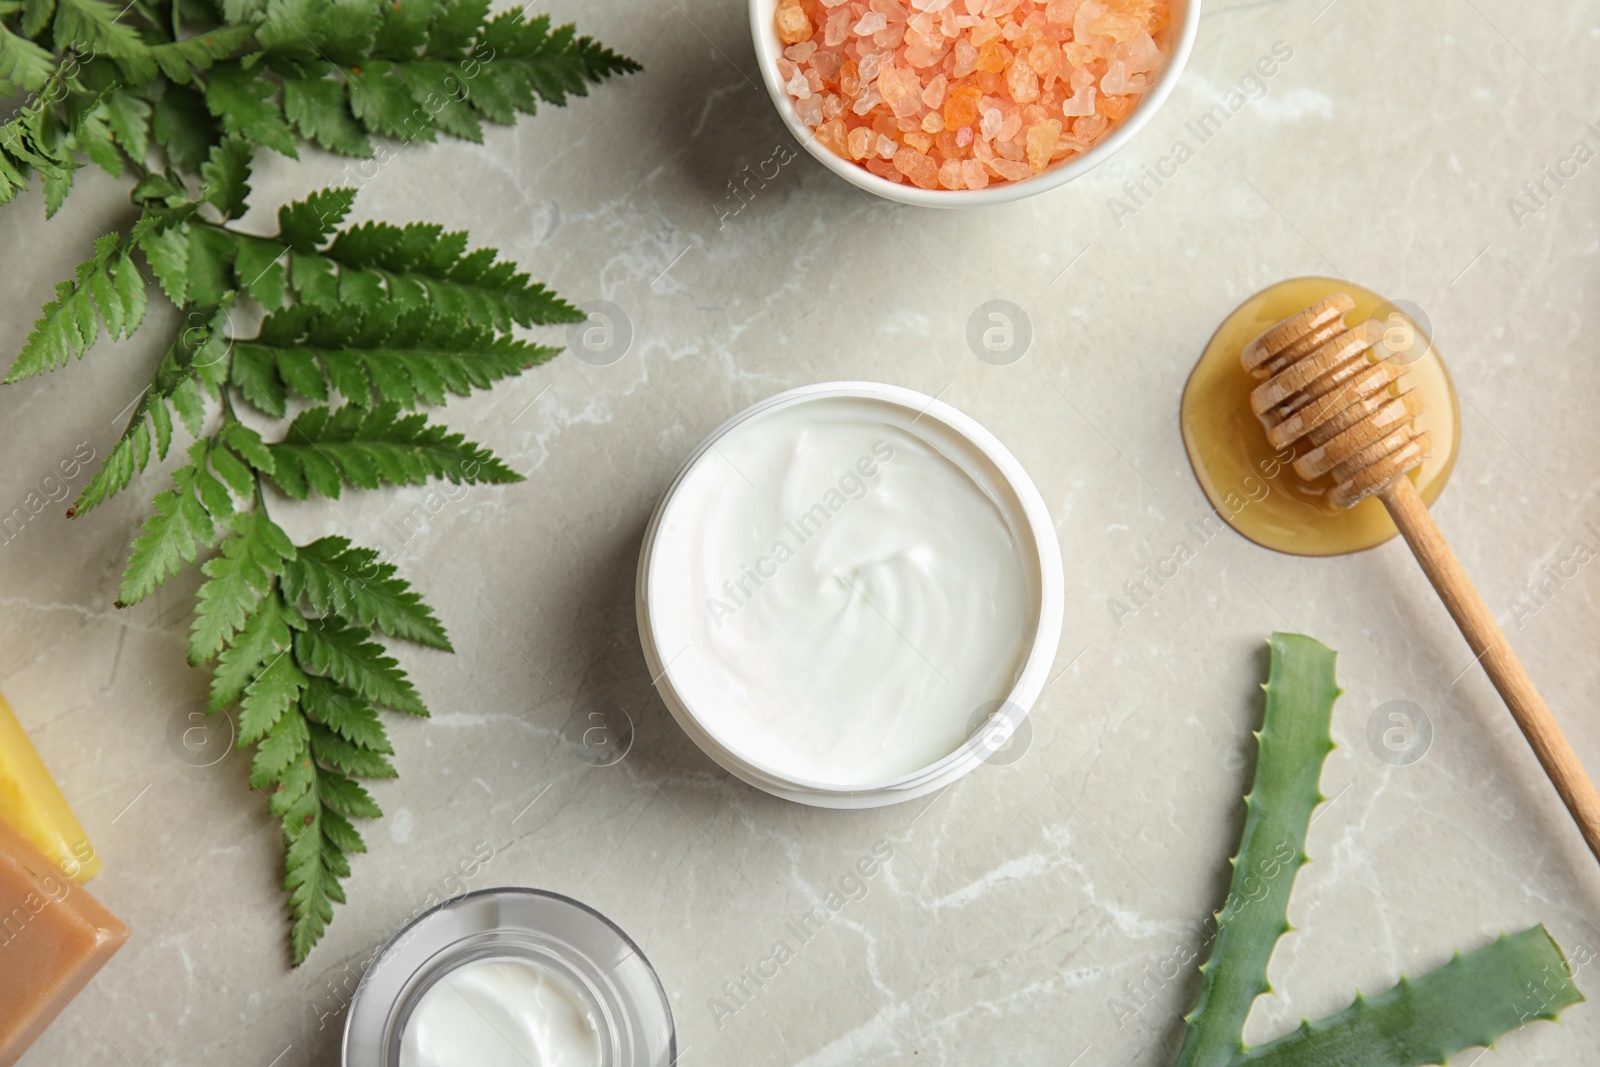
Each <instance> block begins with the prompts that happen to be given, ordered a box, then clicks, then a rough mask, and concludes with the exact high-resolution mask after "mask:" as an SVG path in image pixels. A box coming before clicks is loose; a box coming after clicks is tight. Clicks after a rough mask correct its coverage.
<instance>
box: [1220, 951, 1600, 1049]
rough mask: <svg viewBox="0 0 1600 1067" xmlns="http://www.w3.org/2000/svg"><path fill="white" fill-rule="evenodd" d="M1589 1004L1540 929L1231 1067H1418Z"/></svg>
mask: <svg viewBox="0 0 1600 1067" xmlns="http://www.w3.org/2000/svg"><path fill="white" fill-rule="evenodd" d="M1581 1000H1583V994H1582V993H1579V992H1578V987H1577V985H1576V984H1574V983H1573V981H1572V968H1571V967H1570V966H1569V965H1568V963H1567V961H1566V958H1565V957H1564V956H1563V955H1562V954H1561V949H1560V947H1559V946H1558V945H1557V944H1556V943H1555V941H1554V940H1552V939H1551V937H1550V934H1549V933H1548V932H1547V931H1546V930H1545V928H1544V927H1543V926H1533V927H1530V928H1528V929H1526V930H1524V931H1522V932H1521V933H1520V934H1511V935H1509V936H1508V935H1505V934H1502V935H1501V936H1500V938H1499V939H1498V940H1496V941H1495V942H1494V943H1492V944H1489V945H1486V946H1484V947H1483V948H1480V949H1478V950H1477V951H1476V952H1470V953H1468V954H1467V955H1465V956H1463V955H1461V953H1459V952H1458V953H1456V956H1455V958H1454V959H1452V960H1451V961H1450V962H1449V963H1446V964H1444V965H1442V966H1440V967H1436V968H1434V969H1433V970H1431V971H1429V972H1428V973H1427V974H1425V975H1423V976H1422V977H1420V978H1404V977H1402V978H1401V979H1400V984H1399V985H1397V986H1395V987H1394V988H1393V989H1391V990H1389V991H1388V992H1386V993H1380V994H1378V995H1377V996H1374V997H1362V996H1361V995H1359V994H1357V996H1356V999H1355V1003H1353V1004H1351V1005H1350V1006H1349V1007H1348V1008H1346V1009H1345V1010H1344V1011H1341V1012H1339V1013H1338V1014H1337V1015H1330V1016H1328V1017H1327V1018H1326V1019H1320V1020H1318V1021H1317V1022H1310V1021H1307V1022H1303V1023H1301V1024H1300V1027H1299V1028H1298V1029H1296V1030H1294V1031H1292V1032H1290V1033H1288V1034H1285V1035H1284V1036H1282V1037H1280V1038H1278V1039H1277V1040H1275V1041H1270V1042H1268V1043H1267V1044H1265V1045H1257V1046H1256V1047H1254V1048H1251V1049H1248V1050H1246V1051H1245V1052H1243V1053H1241V1054H1240V1055H1238V1056H1236V1057H1235V1058H1234V1060H1233V1067H1327V1065H1328V1064H1338V1065H1339V1067H1422V1065H1423V1064H1434V1063H1446V1062H1448V1060H1449V1059H1450V1057H1451V1056H1454V1055H1455V1054H1456V1053H1457V1052H1460V1051H1461V1050H1462V1049H1468V1048H1475V1047H1477V1046H1479V1045H1487V1046H1493V1044H1494V1042H1495V1041H1496V1039H1498V1038H1499V1037H1500V1036H1501V1035H1503V1034H1506V1033H1508V1032H1510V1031H1512V1030H1515V1029H1517V1028H1518V1027H1520V1026H1521V1025H1522V1024H1523V1023H1525V1022H1528V1021H1529V1020H1533V1019H1554V1018H1555V1017H1556V1016H1557V1015H1559V1014H1560V1013H1561V1010H1562V1009H1563V1008H1567V1007H1570V1006H1571V1005H1573V1004H1576V1003H1578V1002H1579V1001H1581Z"/></svg>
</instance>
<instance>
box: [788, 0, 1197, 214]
mask: <svg viewBox="0 0 1600 1067" xmlns="http://www.w3.org/2000/svg"><path fill="white" fill-rule="evenodd" d="M1168 3H1169V0H779V6H778V11H777V16H776V18H775V20H774V29H775V31H776V33H777V35H778V39H779V40H780V41H781V42H782V43H783V45H784V46H785V47H784V49H783V54H782V58H780V59H779V60H778V72H779V75H780V78H781V80H782V82H783V84H784V86H785V88H786V89H787V90H788V93H789V95H790V97H791V98H792V99H793V101H794V105H795V110H796V114H797V115H798V116H799V117H800V119H801V121H802V122H804V123H806V125H808V126H810V127H812V128H813V129H814V130H816V131H817V136H818V140H819V142H820V143H822V144H824V145H825V146H826V147H828V148H829V149H830V150H831V151H833V152H834V153H835V154H837V155H839V156H840V157H842V158H845V159H848V160H851V161H853V162H855V163H857V164H858V165H860V166H863V167H865V168H866V169H868V170H870V171H871V172H872V173H874V174H877V175H879V176H880V177H883V178H887V179H888V180H890V181H895V182H902V183H907V184H911V185H916V186H918V187H920V188H924V189H947V190H955V189H982V188H984V187H986V186H988V185H989V184H990V183H991V182H995V181H1021V180H1023V179H1025V178H1028V177H1031V176H1033V175H1035V174H1039V173H1042V172H1043V171H1044V170H1045V169H1046V168H1048V167H1049V166H1051V165H1052V164H1054V163H1057V162H1060V161H1061V160H1063V159H1067V158H1070V157H1072V156H1076V155H1079V154H1081V153H1083V152H1086V151H1088V150H1089V149H1090V148H1091V147H1093V146H1094V144H1096V143H1097V142H1098V141H1099V140H1101V139H1102V138H1103V137H1105V135H1106V134H1107V133H1108V132H1110V130H1111V129H1112V128H1114V127H1115V126H1116V125H1117V123H1119V122H1121V121H1123V120H1124V119H1125V118H1126V117H1127V116H1128V115H1129V114H1130V113H1131V112H1132V111H1133V109H1134V108H1135V107H1136V106H1137V105H1138V103H1139V100H1140V99H1141V98H1142V96H1143V94H1144V93H1146V92H1147V91H1148V90H1149V89H1150V87H1151V86H1152V85H1154V84H1155V81H1156V78H1157V76H1158V75H1159V72H1160V70H1161V68H1162V65H1163V63H1164V62H1165V59H1166V57H1165V54H1164V52H1163V48H1162V44H1161V42H1162V40H1163V38H1164V34H1163V33H1162V30H1163V29H1164V28H1165V27H1166V25H1167V22H1168V20H1169V18H1170V11H1169V7H1168Z"/></svg>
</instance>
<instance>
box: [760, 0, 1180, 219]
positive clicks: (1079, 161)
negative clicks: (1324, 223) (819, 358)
mask: <svg viewBox="0 0 1600 1067" xmlns="http://www.w3.org/2000/svg"><path fill="white" fill-rule="evenodd" d="M1171 3H1172V20H1171V22H1169V23H1168V24H1167V26H1166V28H1165V29H1163V30H1162V31H1161V32H1160V34H1158V35H1157V37H1158V41H1157V43H1159V44H1160V45H1161V46H1162V49H1163V51H1165V52H1166V53H1167V63H1166V66H1164V67H1162V68H1161V73H1160V75H1159V76H1158V77H1157V78H1156V83H1155V84H1154V85H1152V86H1151V87H1150V89H1149V91H1147V92H1146V93H1145V94H1144V98H1143V99H1141V100H1140V101H1139V103H1138V105H1137V106H1135V107H1134V109H1133V111H1132V113H1130V114H1129V115H1128V117H1127V118H1125V119H1123V121H1122V122H1121V124H1120V125H1118V126H1117V128H1116V129H1114V130H1112V131H1111V133H1110V135H1108V136H1107V137H1106V138H1104V139H1103V140H1101V141H1100V142H1098V143H1097V144H1095V146H1094V147H1093V148H1091V149H1089V151H1087V152H1084V153H1083V154H1082V155H1079V156H1077V157H1075V158H1073V159H1065V160H1062V161H1060V162H1059V163H1056V164H1054V165H1053V166H1050V167H1048V168H1046V169H1045V171H1044V172H1043V173H1042V174H1037V175H1035V176H1034V177H1032V178H1024V179H1022V180H1021V181H1015V182H1001V183H999V184H997V185H990V186H988V187H987V188H984V189H922V188H919V187H917V186H915V185H903V184H901V183H899V182H892V181H889V180H888V179H887V178H880V177H878V176H877V175H876V174H874V173H872V172H871V171H870V170H868V169H867V168H865V167H863V166H861V165H860V164H858V163H853V162H851V161H849V160H845V159H840V158H839V157H838V156H836V155H834V154H833V153H832V152H830V151H828V149H826V148H824V147H823V146H822V145H821V144H819V143H818V142H817V138H816V134H815V133H814V132H813V131H812V129H811V127H809V126H807V125H806V124H805V123H803V122H801V121H800V117H799V116H798V115H797V114H795V109H794V100H793V99H792V98H791V97H790V96H789V92H788V90H786V89H785V88H784V87H783V83H782V82H780V81H779V80H778V59H779V57H780V56H781V55H782V52H783V42H782V41H779V40H778V33H777V30H776V29H775V28H774V26H773V19H774V18H775V17H776V16H777V13H778V0H750V32H751V35H752V36H753V37H754V38H755V45H756V60H757V62H758V63H760V65H761V78H762V80H763V81H765V82H766V85H767V92H768V93H770V94H772V102H773V103H774V104H775V105H777V108H778V114H779V115H782V116H783V121H784V124H785V125H787V126H788V127H789V132H790V133H792V134H794V137H795V140H797V141H799V142H800V143H801V144H803V145H805V146H806V150H807V151H808V152H810V153H811V154H812V155H813V156H815V157H816V158H817V159H818V160H819V161H821V163H822V165H823V166H825V167H827V168H828V169H829V170H831V171H833V172H834V173H835V174H837V175H839V177H841V178H843V179H844V180H845V181H847V182H849V183H850V184H852V185H854V186H856V187H857V188H860V189H864V190H866V191H867V192H869V193H876V194H877V195H878V196H881V197H885V198H886V199H889V200H898V201H900V202H901V203H902V204H914V205H916V206H918V207H983V206H985V205H988V204H1005V203H1009V202H1011V201H1013V200H1021V199H1023V198H1024V197H1029V196H1033V195H1034V194H1035V193H1043V192H1046V191H1048V190H1050V189H1054V188H1056V187H1057V186H1060V185H1065V184H1066V183H1067V182H1070V181H1071V180H1072V179H1074V178H1076V177H1077V176H1078V175H1080V174H1085V173H1087V172H1089V171H1090V170H1093V169H1094V168H1095V167H1097V166H1099V165H1100V164H1101V163H1103V162H1105V161H1106V160H1107V159H1110V158H1111V156H1112V155H1113V154H1115V153H1116V151H1117V149H1119V148H1121V147H1122V146H1123V145H1124V144H1126V143H1127V142H1128V139H1129V138H1131V137H1132V136H1133V135H1134V134H1136V133H1138V132H1139V128H1140V127H1141V126H1143V125H1144V124H1145V123H1146V122H1149V121H1150V116H1151V115H1154V114H1155V113H1156V109H1157V108H1159V107H1160V106H1161V105H1162V103H1164V102H1165V101H1166V99H1167V97H1168V96H1169V95H1170V94H1171V92H1172V87H1173V86H1174V85H1176V84H1177V83H1178V77H1179V76H1180V75H1181V74H1182V73H1183V67H1184V64H1185V63H1187V62H1188V61H1189V51H1190V49H1192V48H1193V47H1194V40H1195V37H1196V36H1197V35H1198V34H1199V32H1200V0H1171Z"/></svg>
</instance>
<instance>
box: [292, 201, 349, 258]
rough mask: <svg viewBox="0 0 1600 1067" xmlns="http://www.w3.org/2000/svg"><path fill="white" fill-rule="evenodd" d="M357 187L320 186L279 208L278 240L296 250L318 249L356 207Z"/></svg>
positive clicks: (313, 250)
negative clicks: (302, 197) (355, 188)
mask: <svg viewBox="0 0 1600 1067" xmlns="http://www.w3.org/2000/svg"><path fill="white" fill-rule="evenodd" d="M355 198H356V191H355V190H354V189H337V188H336V189H319V190H317V191H316V192H314V193H312V194H311V195H310V196H308V197H306V198H305V199H304V200H297V201H295V202H294V203H292V204H285V205H283V206H282V207H280V208H279V209H278V239H279V240H281V241H283V242H284V243H286V244H287V245H288V246H289V247H290V248H292V249H294V250H295V251H296V252H315V251H317V249H319V248H321V247H322V246H323V244H324V243H325V242H326V241H327V240H328V238H329V237H331V236H332V235H333V232H334V231H335V230H336V229H338V228H339V224H340V223H341V222H343V221H344V219H345V216H346V215H348V214H350V208H351V207H352V206H354V204H355Z"/></svg>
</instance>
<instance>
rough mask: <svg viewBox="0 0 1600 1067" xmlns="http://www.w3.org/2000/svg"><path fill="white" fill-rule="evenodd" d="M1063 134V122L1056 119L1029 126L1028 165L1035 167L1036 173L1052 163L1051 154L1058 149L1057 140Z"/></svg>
mask: <svg viewBox="0 0 1600 1067" xmlns="http://www.w3.org/2000/svg"><path fill="white" fill-rule="evenodd" d="M1060 136H1061V123H1059V122H1057V121H1056V120H1055V119H1045V120H1044V121H1043V122H1036V123H1034V124H1033V125H1032V126H1030V127H1028V142H1027V148H1028V166H1030V167H1032V168H1033V172H1034V173H1035V174H1038V173H1040V172H1041V171H1043V170H1044V168H1045V167H1046V166H1047V165H1048V164H1049V163H1050V156H1051V155H1052V154H1053V153H1054V152H1055V150H1056V140H1057V139H1058V138H1059V137H1060Z"/></svg>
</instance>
